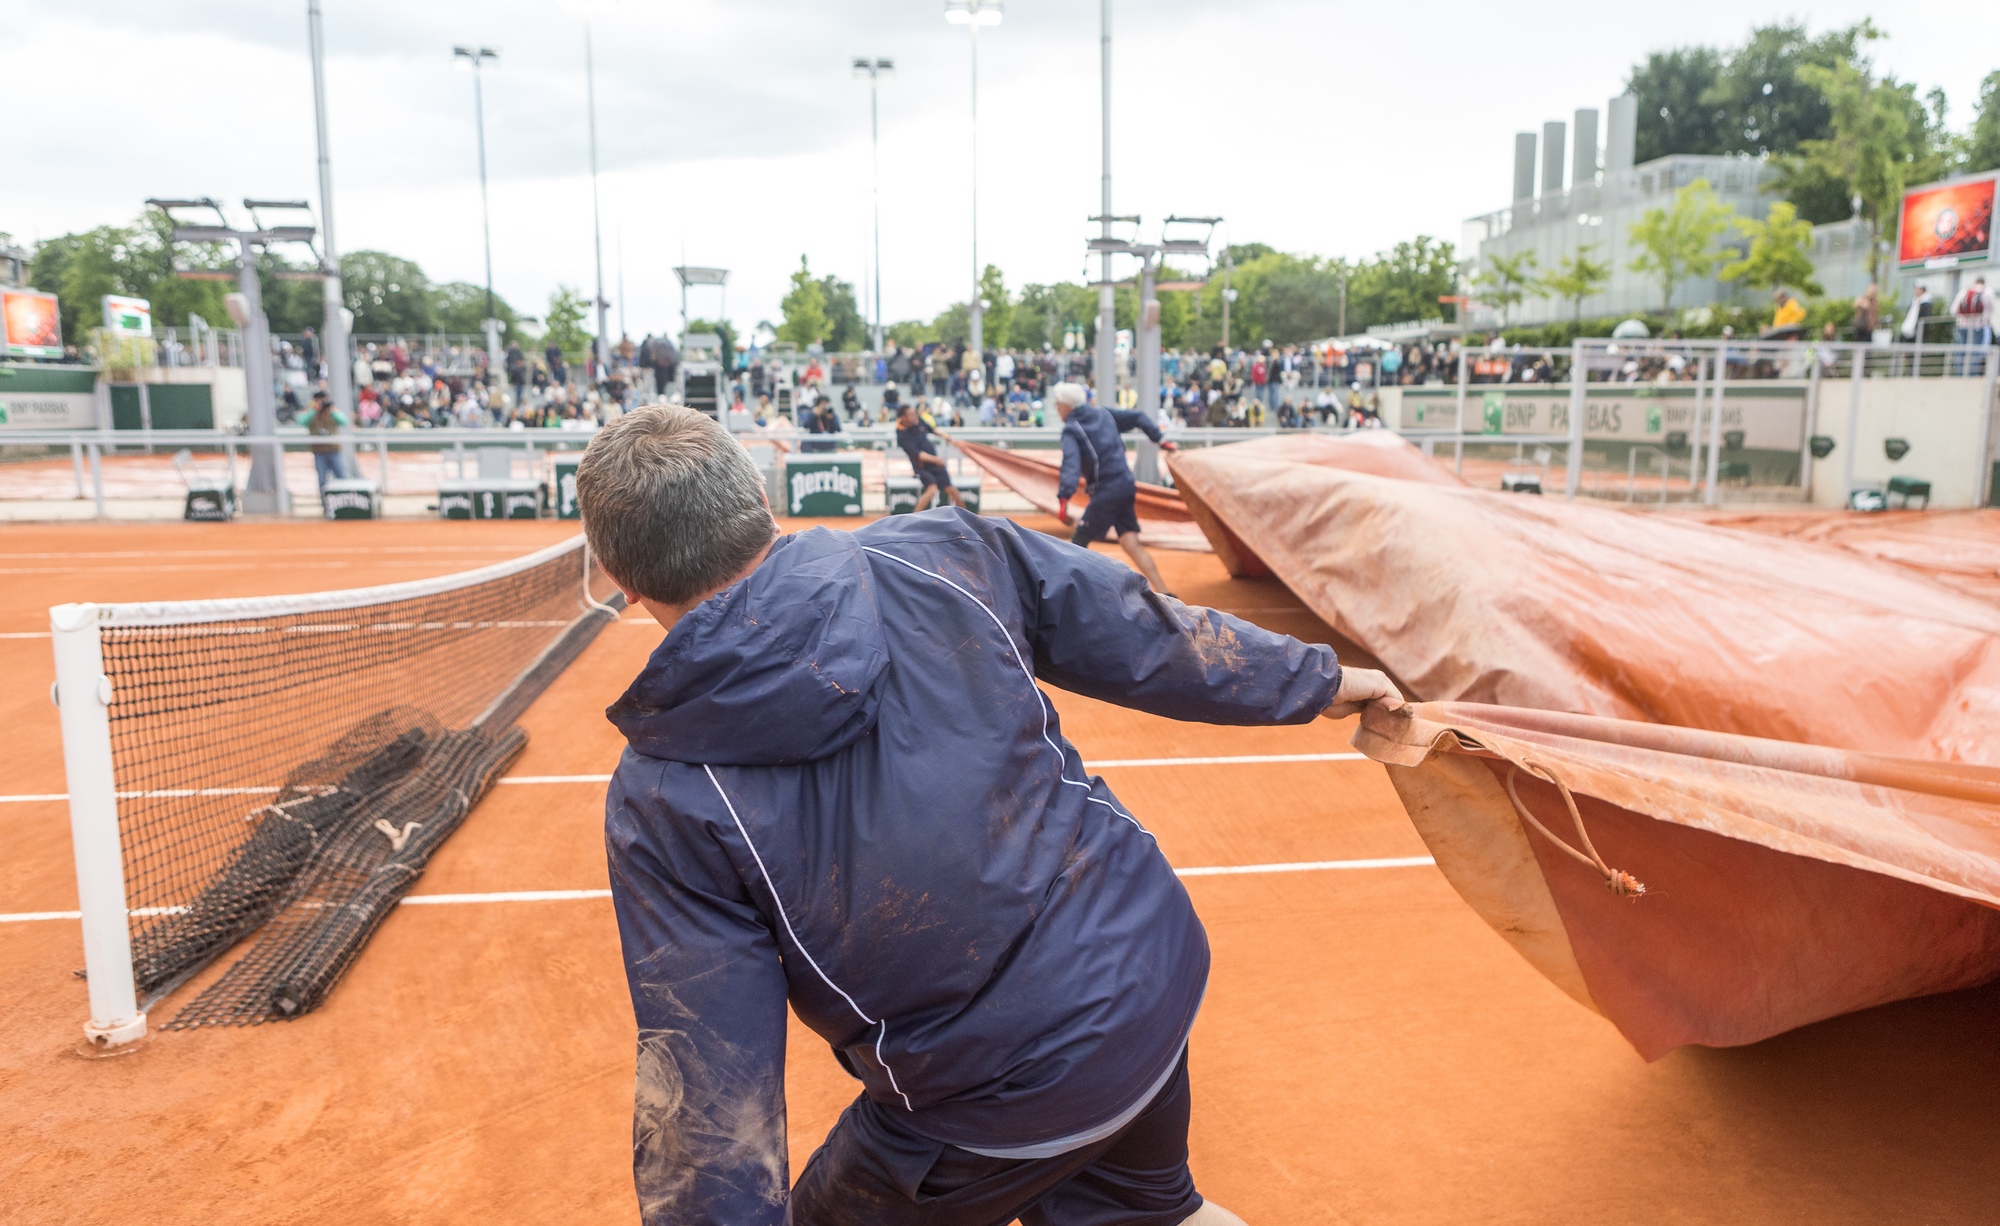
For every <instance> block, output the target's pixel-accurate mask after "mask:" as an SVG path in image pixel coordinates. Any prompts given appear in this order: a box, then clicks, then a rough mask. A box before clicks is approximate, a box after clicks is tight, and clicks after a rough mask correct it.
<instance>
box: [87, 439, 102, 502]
mask: <svg viewBox="0 0 2000 1226" xmlns="http://www.w3.org/2000/svg"><path fill="white" fill-rule="evenodd" d="M90 492H91V497H92V498H94V499H96V501H97V518H99V519H103V518H104V444H102V443H92V444H91V445H90Z"/></svg>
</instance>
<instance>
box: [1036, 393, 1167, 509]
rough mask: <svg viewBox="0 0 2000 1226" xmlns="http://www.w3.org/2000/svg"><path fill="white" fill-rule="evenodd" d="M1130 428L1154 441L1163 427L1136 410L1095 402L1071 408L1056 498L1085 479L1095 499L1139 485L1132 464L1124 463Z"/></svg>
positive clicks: (1073, 490) (1065, 426) (1073, 491)
mask: <svg viewBox="0 0 2000 1226" xmlns="http://www.w3.org/2000/svg"><path fill="white" fill-rule="evenodd" d="M1127 430H1138V431H1139V432H1140V433H1142V434H1144V435H1145V436H1146V437H1147V438H1149V439H1152V440H1153V441H1154V442H1156V443H1157V442H1159V441H1160V427H1159V426H1157V425H1155V424H1154V423H1153V419H1152V418H1150V417H1148V416H1146V415H1145V414H1144V413H1141V412H1138V411H1136V410H1133V409H1102V408H1099V407H1098V406H1096V405H1094V404H1083V405H1078V406H1077V407H1076V408H1074V409H1071V410H1070V414H1069V419H1068V420H1067V421H1065V422H1063V430H1062V452H1063V458H1062V476H1061V477H1060V478H1059V479H1058V480H1057V482H1056V497H1058V498H1070V497H1073V496H1074V495H1075V494H1076V483H1077V481H1078V479H1079V478H1080V479H1082V480H1083V481H1085V482H1087V483H1088V484H1089V486H1090V496H1091V497H1092V498H1102V497H1116V496H1118V495H1119V494H1124V493H1129V492H1130V491H1132V490H1134V489H1136V488H1138V482H1137V480H1136V479H1135V478H1134V477H1133V476H1132V466H1131V465H1129V464H1127V463H1126V462H1125V440H1124V438H1123V437H1122V436H1123V435H1124V433H1125V432H1126V431H1127Z"/></svg>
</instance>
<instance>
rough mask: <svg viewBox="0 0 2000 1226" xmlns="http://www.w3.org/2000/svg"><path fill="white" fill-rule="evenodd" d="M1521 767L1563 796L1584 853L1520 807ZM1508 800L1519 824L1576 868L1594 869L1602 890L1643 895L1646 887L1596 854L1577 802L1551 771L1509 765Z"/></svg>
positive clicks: (1531, 764) (1525, 763)
mask: <svg viewBox="0 0 2000 1226" xmlns="http://www.w3.org/2000/svg"><path fill="white" fill-rule="evenodd" d="M1523 767H1525V768H1526V769H1527V771H1528V773H1529V774H1531V775H1533V776H1534V777H1535V778H1537V779H1540V780H1542V781H1543V782H1544V783H1551V784H1554V785H1555V788H1556V790H1557V791H1558V792H1561V793H1562V798H1563V804H1564V805H1565V806H1567V807H1568V808H1569V816H1570V820H1571V821H1573V822H1575V823H1576V836H1577V838H1579V839H1581V840H1582V841H1583V847H1584V850H1583V851H1578V850H1577V849H1576V848H1574V847H1571V846H1570V845H1569V844H1568V843H1565V842H1563V841H1562V840H1561V839H1559V838H1557V837H1556V836H1555V834H1554V832H1553V831H1551V830H1550V829H1549V828H1548V827H1547V826H1544V825H1542V823H1541V822H1540V821H1538V820H1537V819H1536V817H1535V815H1534V814H1533V813H1530V812H1528V806H1527V805H1525V804H1523V803H1521V795H1520V793H1518V792H1516V791H1515V790H1514V776H1516V775H1518V774H1520V773H1521V770H1522V768H1523ZM1507 799H1509V800H1511V801H1513V802H1514V811H1515V812H1516V813H1518V814H1520V815H1521V820H1522V821H1524V822H1526V823H1528V824H1529V825H1530V826H1533V827H1534V828H1535V829H1536V830H1538V831H1540V832H1541V835H1542V837H1543V838H1545V839H1547V840H1548V841H1549V842H1551V843H1554V844H1555V845H1556V846H1557V847H1559V848H1561V849H1562V850H1563V852H1564V854H1566V855H1568V856H1569V857H1570V858H1571V859H1573V860H1575V861H1577V862H1578V863H1579V864H1582V865H1584V866H1586V867H1588V868H1594V869H1596V870H1597V871H1598V872H1599V873H1601V874H1602V875H1603V877H1604V888H1605V889H1607V890H1610V891H1611V892H1612V893H1613V894H1616V895H1618V896H1619V897H1620V898H1633V899H1636V898H1638V897H1639V895H1641V894H1644V893H1645V892H1646V886H1645V884H1644V883H1643V882H1641V881H1640V880H1639V879H1638V878H1637V877H1634V876H1633V875H1632V874H1630V873H1628V872H1625V871H1624V870H1622V869H1616V868H1612V867H1611V866H1610V865H1609V864H1606V863H1605V862H1604V857H1603V856H1601V855H1599V854H1597V848H1596V846H1595V845H1594V844H1592V843H1591V841H1590V832H1589V831H1587V830H1585V829H1584V828H1583V814H1581V813H1579V812H1577V808H1576V798H1575V797H1574V796H1572V795H1570V791H1569V785H1568V784H1566V783H1564V782H1563V781H1562V780H1561V779H1559V778H1558V777H1557V776H1556V773H1555V772H1554V771H1552V770H1550V769H1549V768H1548V767H1546V766H1543V765H1542V764H1541V763H1539V762H1537V761H1535V760H1534V759H1533V758H1523V759H1521V760H1520V761H1519V762H1510V763H1509V764H1508V766H1507ZM1584 852H1588V853H1589V854H1588V855H1585V854H1584Z"/></svg>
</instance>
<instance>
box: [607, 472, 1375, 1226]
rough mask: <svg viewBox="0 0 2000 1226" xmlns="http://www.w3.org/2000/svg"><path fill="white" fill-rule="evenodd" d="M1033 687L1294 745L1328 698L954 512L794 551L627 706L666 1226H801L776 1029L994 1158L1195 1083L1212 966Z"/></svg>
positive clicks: (677, 638)
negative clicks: (792, 1026) (794, 1220)
mask: <svg viewBox="0 0 2000 1226" xmlns="http://www.w3.org/2000/svg"><path fill="white" fill-rule="evenodd" d="M1031 674H1032V675H1031ZM1036 678H1040V679H1041V680H1043V681H1046V682H1048V683H1049V684H1052V685H1056V686H1060V687H1062V688H1064V689H1068V690H1072V691H1075V692H1077V693H1080V694H1086V695H1089V696H1091V697H1093V698H1100V699H1104V700H1106V701H1109V702H1115V703H1120V704H1123V705H1125V706H1128V707H1135V708H1138V709H1140V710H1145V711H1152V712H1155V713H1158V714H1161V715H1166V716H1171V717H1175V718H1179V719H1188V720H1204V721H1208V722H1210V723H1218V724H1280V723H1304V722H1305V721H1307V720H1310V719H1312V718H1313V717H1314V716H1316V715H1318V714H1319V713H1320V712H1321V711H1323V710H1324V709H1325V708H1326V707H1327V705H1328V704H1329V703H1330V702H1331V701H1332V700H1333V696H1334V693H1335V691H1336V690H1338V688H1339V685H1340V666H1339V664H1338V663H1337V662H1336V661H1335V659H1334V656H1333V652H1332V651H1331V650H1330V649H1329V648H1326V647H1322V646H1311V645H1308V644H1305V643H1301V642H1298V641H1297V640H1294V639H1290V638H1286V637H1283V636H1281V635H1276V634H1271V633H1269V632H1267V631H1264V630H1261V629H1258V628H1257V627H1255V626H1252V625H1249V624H1248V623H1246V622H1242V621H1239V620H1237V619H1236V618H1233V617H1230V616H1228V615H1226V614H1223V613H1218V612H1215V611H1213V610H1209V609H1196V608H1189V607H1187V606H1185V605H1182V604H1180V603H1179V602H1178V601H1174V600H1170V599H1163V598H1161V597H1157V596H1155V595H1153V594H1152V593H1151V592H1149V591H1148V590H1147V589H1146V585H1145V583H1144V581H1143V580H1141V579H1140V577H1139V576H1138V575H1136V574H1134V573H1132V572H1131V571H1129V570H1127V569H1126V568H1124V567H1122V566H1119V565H1117V564H1116V563H1113V562H1111V561H1110V560H1109V559H1107V558H1103V557H1099V556H1098V555H1096V554H1093V553H1091V552H1090V551H1089V550H1087V549H1078V548H1076V547H1074V546H1072V545H1068V544H1064V543H1062V542H1059V541H1057V540H1055V539H1053V538H1050V537H1046V536H1043V535H1041V534H1039V533H1036V532H1032V531H1025V530H1023V529H1020V528H1018V527H1016V526H1015V525H1014V524H1012V523H1009V522H1007V521H1005V520H991V519H982V518H979V517H977V516H973V515H969V514H966V513H965V512H963V511H958V510H941V511H934V512H930V513H928V514H923V515H907V516H905V515H899V516H896V517H894V518H892V519H884V520H881V521H879V522H877V523H874V524H871V525H869V526H867V527H865V528H862V529H860V530H859V531H857V532H853V533H848V532H836V531H830V530H827V529H824V528H816V529H813V530H811V531H809V532H805V533H802V534H799V535H797V536H787V537H782V538H780V539H779V540H778V541H777V542H776V544H775V545H774V546H773V548H772V550H771V553H770V555H769V557H768V558H766V560H765V561H764V562H763V564H762V565H760V566H759V567H758V568H757V569H756V570H755V571H754V572H752V573H751V575H750V576H749V577H747V578H746V579H744V580H743V581H742V582H740V583H738V584H736V585H735V586H734V587H732V588H729V589H727V590H726V591H723V592H721V593H719V594H718V595H716V596H714V597H712V598H711V599H709V600H707V601H705V602H704V603H702V604H701V605H699V606H698V607H696V608H695V609H694V610H692V611H691V612H689V613H688V614H687V616H686V617H684V618H682V619H681V621H680V622H678V623H677V624H676V625H675V626H674V628H673V631H672V633H670V634H668V635H667V637H666V639H665V641H663V642H662V643H661V644H660V646H659V648H658V649H657V650H655V651H654V653H653V656H652V658H651V660H649V661H648V662H647V664H646V668H645V670H644V671H643V672H642V673H640V675H639V677H638V679H637V680H636V681H634V682H633V683H632V686H631V688H630V689H629V690H628V691H627V692H626V693H625V695H624V696H623V697H622V698H620V699H619V700H618V702H617V703H616V704H615V705H613V706H612V707H611V708H610V710H609V711H608V714H609V716H610V718H611V720H612V722H613V723H614V724H616V725H617V726H618V728H619V730H620V731H622V732H623V733H624V734H625V737H626V739H627V741H628V742H629V743H630V747H629V748H628V749H627V750H626V752H625V755H624V757H623V759H622V760H621V761H620V762H619V764H618V771H617V774H616V775H615V776H614V777H613V779H612V783H611V787H610V791H609V794H608V795H607V797H606V800H605V807H606V815H605V816H606V823H605V825H606V830H605V834H606V843H607V847H608V852H609V856H610V862H611V891H612V896H613V898H614V900H615V903H616V907H617V913H618V927H619V935H620V938H621V940H622V942H623V945H624V953H625V964H626V974H627V976H628V977H629V979H630V981H631V990H632V1002H633V1007H634V1009H635V1010H636V1012H637V1014H638V1023H639V1054H638V1089H637V1096H636V1103H635V1112H634V1120H633V1165H634V1172H635V1176H636V1180H637V1183H638V1189H639V1199H640V1206H641V1210H642V1213H643V1215H644V1218H645V1220H646V1221H647V1222H649V1223H666V1222H673V1223H677V1224H687V1223H728V1224H729V1226H746V1224H757V1223H778V1222H780V1221H782V1219H783V1216H784V1203H785V1198H786V1194H787V1190H788V1187H789V1178H788V1173H787V1166H786V1154H785V1104H784V1059H785V1029H786V1018H785V1004H786V1001H787V999H789V1000H790V1002H791V1005H792V1008H793V1009H794V1010H796V1011H797V1013H798V1016H799V1018H800V1020H802V1021H803V1022H804V1023H805V1024H806V1025H807V1026H809V1027H811V1028H812V1029H813V1030H814V1031H815V1032H817V1033H818V1034H819V1035H820V1036H821V1037H822V1038H824V1039H825V1040H826V1041H827V1042H828V1043H829V1044H831V1045H832V1047H833V1051H834V1055H835V1056H836V1057H837V1058H838V1059H839V1061H840V1063H841V1064H842V1065H843V1066H845V1067H846V1069H847V1070H848V1071H849V1072H850V1073H852V1074H853V1075H854V1076H856V1077H858V1078H859V1079H860V1080H861V1082H862V1085H863V1087H864V1088H865V1091H866V1093H867V1095H868V1096H869V1097H870V1098H871V1099H873V1100H875V1101H876V1102H877V1103H880V1104H883V1105H885V1106H887V1107H889V1108H891V1109H895V1110H901V1111H906V1112H909V1113H910V1115H909V1122H910V1126H911V1127H912V1128H914V1129H916V1130H917V1131H919V1132H921V1133H923V1134H924V1135H926V1136H929V1137H931V1138H933V1139H935V1140H939V1141H944V1142H950V1143H956V1144H961V1145H968V1146H974V1147H978V1148H1007V1147H1013V1146H1019V1145H1030V1144H1034V1143H1036V1142H1039V1141H1046V1140H1050V1139H1053V1138H1059V1137H1066V1136H1070V1135H1073V1134H1075V1133H1078V1132H1082V1131H1085V1130H1087V1129H1089V1128H1091V1127H1093V1126H1096V1125H1099V1124H1102V1123H1103V1122H1104V1121H1106V1120H1107V1119H1110V1118H1111V1117H1112V1116H1113V1115H1115V1114H1116V1113H1117V1112H1118V1111H1119V1110H1120V1109H1121V1108H1123V1107H1126V1106H1128V1105H1130V1104H1131V1103H1133V1102H1135V1101H1136V1100H1137V1099H1138V1098H1139V1096H1140V1095H1141V1094H1142V1093H1143V1092H1144V1091H1145V1090H1146V1088H1147V1087H1148V1086H1150V1085H1151V1084H1152V1083H1153V1081H1154V1080H1155V1079H1156V1078H1157V1077H1159V1075H1160V1074H1161V1073H1162V1072H1164V1071H1165V1070H1166V1069H1167V1068H1168V1067H1169V1065H1170V1064H1171V1062H1172V1061H1173V1060H1174V1059H1175V1058H1176V1057H1177V1056H1178V1054H1179V1051H1180V1048H1181V1045H1182V1044H1183V1043H1184V1042H1185V1040H1186V1036H1187V1032H1188V1027H1189V1025H1190V1024H1191V1023H1192V1021H1193V1018H1194V1014H1195V1009H1196V1007H1197V1006H1198V1005H1199V1004H1200V1001H1201V997H1202V992H1203V989H1204V987H1205V985H1206V982H1207V977H1208V942H1207V937H1206V935H1205V934H1204V932H1203V930H1202V926H1201V922H1200V921H1199V920H1198V919H1197V918H1196V917H1195V913H1194V909H1193V907H1192V905H1191V904H1190V902H1189V900H1188V896H1187V892H1186V891H1185V890H1184V889H1182V887H1181V883H1180V881H1179V879H1178V878H1176V877H1175V876H1174V873H1173V870H1172V868H1171V867H1169V865H1168V864H1167V861H1166V858H1165V857H1164V856H1162V855H1161V854H1160V851H1159V848H1158V847H1157V845H1156V844H1155V843H1154V841H1153V838H1152V836H1151V835H1150V834H1148V833H1147V832H1146V831H1145V830H1144V829H1143V828H1141V826H1140V825H1139V823H1138V822H1137V821H1135V820H1134V819H1133V818H1132V817H1131V816H1130V815H1129V814H1128V813H1127V812H1126V810H1125V808H1124V807H1123V806H1122V805H1121V804H1120V803H1119V801H1118V798H1117V797H1116V796H1114V795H1112V793H1111V789H1110V788H1109V787H1106V786H1105V784H1104V781H1103V780H1101V779H1098V778H1096V777H1094V776H1091V775H1087V774H1085V772H1084V769H1083V763H1082V761H1081V759H1079V757H1078V756H1077V752H1076V750H1075V749H1074V748H1073V747H1072V746H1071V745H1070V744H1069V742H1068V741H1066V740H1065V739H1064V738H1063V735H1062V731H1061V729H1060V728H1059V727H1058V723H1057V719H1056V713H1055V711H1054V709H1053V707H1052V706H1051V705H1050V704H1049V703H1048V701H1047V700H1046V699H1045V698H1044V697H1043V695H1042V694H1041V692H1040V690H1038V689H1037V688H1036V685H1035V680H1036Z"/></svg>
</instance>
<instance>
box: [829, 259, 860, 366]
mask: <svg viewBox="0 0 2000 1226" xmlns="http://www.w3.org/2000/svg"><path fill="white" fill-rule="evenodd" d="M819 291H820V295H821V297H823V298H825V299H826V336H825V337H824V338H823V339H824V341H825V344H826V348H827V350H828V352H830V353H854V352H857V351H859V350H862V349H866V348H868V323H867V321H866V320H864V319H862V318H861V304H860V302H859V301H858V300H857V299H856V298H855V295H854V285H853V284H852V283H851V282H848V281H843V280H841V279H840V278H839V277H836V276H833V275H832V274H828V275H827V276H824V277H821V278H820V279H819Z"/></svg>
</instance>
